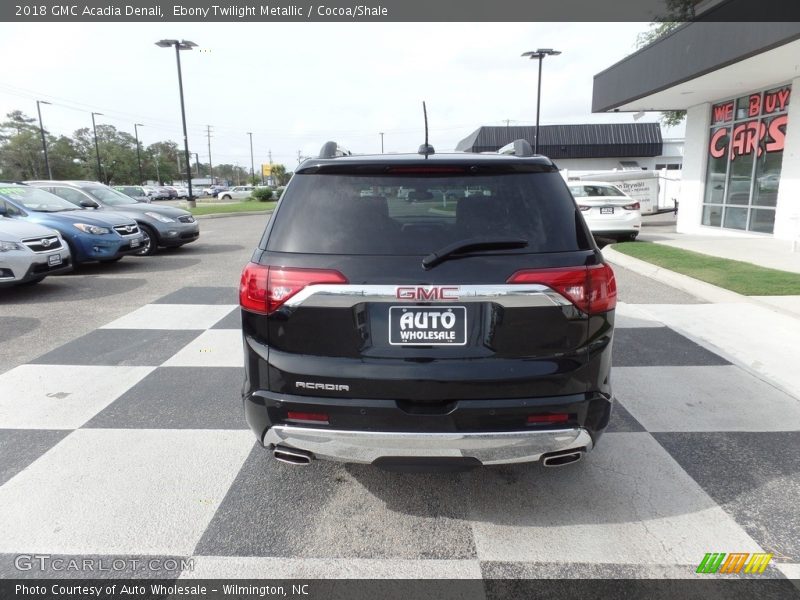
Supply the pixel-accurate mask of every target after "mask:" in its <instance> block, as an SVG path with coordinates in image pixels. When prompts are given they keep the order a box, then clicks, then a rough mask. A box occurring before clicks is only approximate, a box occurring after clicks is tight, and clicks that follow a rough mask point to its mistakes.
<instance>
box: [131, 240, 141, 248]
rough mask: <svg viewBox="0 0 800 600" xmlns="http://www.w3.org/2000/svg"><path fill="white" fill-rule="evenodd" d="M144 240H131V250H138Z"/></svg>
mask: <svg viewBox="0 0 800 600" xmlns="http://www.w3.org/2000/svg"><path fill="white" fill-rule="evenodd" d="M141 243H142V240H131V248H138V247H139V245H140V244H141Z"/></svg>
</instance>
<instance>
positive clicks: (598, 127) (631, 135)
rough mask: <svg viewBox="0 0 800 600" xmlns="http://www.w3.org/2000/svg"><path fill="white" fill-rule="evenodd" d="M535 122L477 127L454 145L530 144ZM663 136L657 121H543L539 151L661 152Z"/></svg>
mask: <svg viewBox="0 0 800 600" xmlns="http://www.w3.org/2000/svg"><path fill="white" fill-rule="evenodd" d="M535 136H536V127H535V126H513V127H503V126H496V127H495V126H486V127H480V128H478V129H477V130H475V131H474V132H473V133H471V134H470V135H468V136H467V137H466V138H464V139H463V140H461V141H460V142H459V143H458V145H456V150H458V151H463V152H496V151H497V150H499V149H500V148H502V147H503V146H505V145H506V144H509V143H511V142H513V141H514V140H519V139H524V140H527V141H528V142H530V143H531V145H533V141H534V138H535ZM662 146H663V140H662V138H661V127H660V126H659V124H658V123H599V124H584V125H542V126H541V127H540V128H539V153H540V154H544V155H545V156H549V157H550V158H552V159H565V158H624V157H640V156H641V157H645V156H660V155H661V152H662Z"/></svg>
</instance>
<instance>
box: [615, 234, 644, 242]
mask: <svg viewBox="0 0 800 600" xmlns="http://www.w3.org/2000/svg"><path fill="white" fill-rule="evenodd" d="M638 235H639V234H638V233H626V234H625V235H621V236H619V237H617V241H618V242H635V241H636V237H637V236H638Z"/></svg>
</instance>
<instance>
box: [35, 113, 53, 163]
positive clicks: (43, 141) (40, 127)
mask: <svg viewBox="0 0 800 600" xmlns="http://www.w3.org/2000/svg"><path fill="white" fill-rule="evenodd" d="M40 104H50V103H49V102H45V101H44V100H37V101H36V112H37V113H39V133H41V134H42V150H44V166H45V168H46V169H47V178H48V179H52V178H53V172H52V171H51V170H50V161H49V160H48V158H47V140H46V139H45V137H44V125H42V108H41V107H40V106H39V105H40Z"/></svg>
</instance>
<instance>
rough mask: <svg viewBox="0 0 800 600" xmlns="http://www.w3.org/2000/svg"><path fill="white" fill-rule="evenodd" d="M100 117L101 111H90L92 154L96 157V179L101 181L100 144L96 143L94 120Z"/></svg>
mask: <svg viewBox="0 0 800 600" xmlns="http://www.w3.org/2000/svg"><path fill="white" fill-rule="evenodd" d="M95 115H97V116H98V117H102V116H103V113H96V112H93V113H92V131H94V154H95V156H96V157H97V181H102V173H101V172H100V170H101V169H100V146H98V145H97V124H96V123H95V122H94V117H95Z"/></svg>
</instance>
